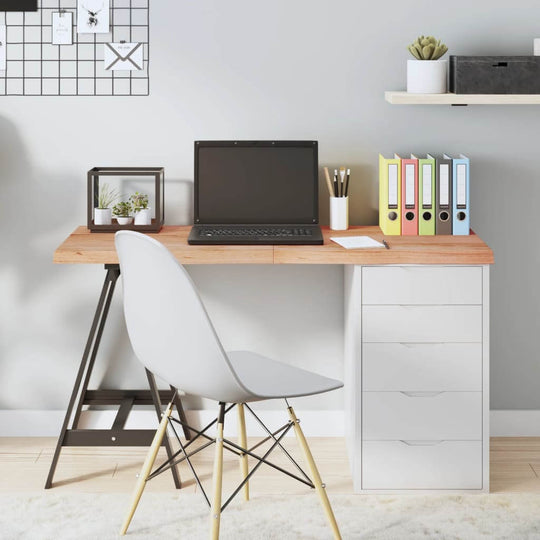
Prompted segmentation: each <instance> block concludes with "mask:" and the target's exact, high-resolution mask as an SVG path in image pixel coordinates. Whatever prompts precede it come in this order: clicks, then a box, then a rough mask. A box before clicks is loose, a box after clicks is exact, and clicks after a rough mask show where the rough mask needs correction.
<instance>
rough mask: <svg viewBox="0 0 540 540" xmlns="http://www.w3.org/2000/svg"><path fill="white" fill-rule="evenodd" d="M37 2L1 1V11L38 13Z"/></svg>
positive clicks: (28, 0) (31, 0)
mask: <svg viewBox="0 0 540 540" xmlns="http://www.w3.org/2000/svg"><path fill="white" fill-rule="evenodd" d="M37 4H38V3H37V0H0V11H37V8H38V5H37Z"/></svg>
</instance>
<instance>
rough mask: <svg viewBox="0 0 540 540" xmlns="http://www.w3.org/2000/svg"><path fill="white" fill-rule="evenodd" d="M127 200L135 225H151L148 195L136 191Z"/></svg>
mask: <svg viewBox="0 0 540 540" xmlns="http://www.w3.org/2000/svg"><path fill="white" fill-rule="evenodd" d="M129 202H130V203H131V207H132V208H133V213H134V215H135V225H152V214H151V212H150V210H151V209H150V207H149V206H148V195H146V194H144V193H139V192H138V191H136V192H135V193H134V194H133V195H131V197H130V198H129Z"/></svg>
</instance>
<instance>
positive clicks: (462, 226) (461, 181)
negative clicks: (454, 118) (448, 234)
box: [444, 154, 470, 236]
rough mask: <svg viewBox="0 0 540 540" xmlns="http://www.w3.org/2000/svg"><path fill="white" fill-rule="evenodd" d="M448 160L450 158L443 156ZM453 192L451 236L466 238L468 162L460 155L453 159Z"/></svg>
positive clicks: (468, 221)
mask: <svg viewBox="0 0 540 540" xmlns="http://www.w3.org/2000/svg"><path fill="white" fill-rule="evenodd" d="M444 157H445V158H447V159H450V156H447V155H445V156H444ZM452 162H453V167H452V169H453V170H452V173H453V179H454V182H453V184H454V185H453V190H452V234H455V235H459V236H466V235H468V234H469V232H470V208H469V206H470V203H469V192H470V189H469V176H470V174H469V170H470V162H469V158H468V157H467V156H464V155H463V154H460V156H459V157H458V158H453V159H452Z"/></svg>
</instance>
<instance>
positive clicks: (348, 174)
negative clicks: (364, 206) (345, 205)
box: [344, 169, 351, 197]
mask: <svg viewBox="0 0 540 540" xmlns="http://www.w3.org/2000/svg"><path fill="white" fill-rule="evenodd" d="M350 179H351V169H347V180H346V181H345V195H344V196H345V197H348V196H349V180H350Z"/></svg>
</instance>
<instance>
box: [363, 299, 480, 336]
mask: <svg viewBox="0 0 540 540" xmlns="http://www.w3.org/2000/svg"><path fill="white" fill-rule="evenodd" d="M362 341H363V342H364V343H479V342H481V341H482V306H411V305H407V306H363V308H362Z"/></svg>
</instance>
